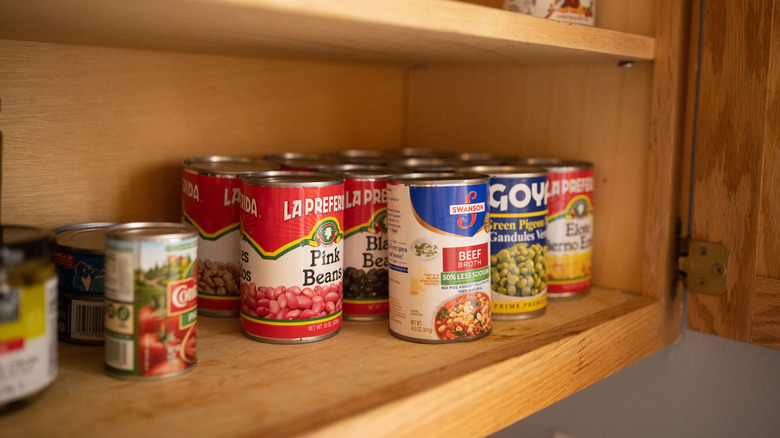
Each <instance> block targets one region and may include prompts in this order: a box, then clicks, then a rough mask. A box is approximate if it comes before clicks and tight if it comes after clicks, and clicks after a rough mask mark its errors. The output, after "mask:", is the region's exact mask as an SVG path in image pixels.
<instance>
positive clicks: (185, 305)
mask: <svg viewBox="0 0 780 438" xmlns="http://www.w3.org/2000/svg"><path fill="white" fill-rule="evenodd" d="M106 236H107V241H106V310H105V313H106V323H105V340H106V342H105V368H106V371H107V372H108V374H109V375H112V376H115V377H120V378H127V379H138V380H146V379H158V378H164V377H172V376H177V375H180V374H183V373H185V372H188V371H191V370H193V369H194V368H195V365H196V363H197V354H196V334H197V332H196V323H197V321H198V286H197V283H196V280H195V279H196V275H197V273H196V271H197V266H198V265H197V256H198V232H197V230H195V228H193V227H192V226H190V225H187V224H181V223H167V222H137V223H128V224H119V225H115V226H113V227H110V228H108V229H107V230H106Z"/></svg>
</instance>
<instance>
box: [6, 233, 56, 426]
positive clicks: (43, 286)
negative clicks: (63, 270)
mask: <svg viewBox="0 0 780 438" xmlns="http://www.w3.org/2000/svg"><path fill="white" fill-rule="evenodd" d="M51 252H52V237H51V235H50V233H48V232H46V231H44V230H42V229H39V228H36V227H29V226H24V225H0V414H2V413H3V411H4V410H5V409H6V408H8V409H11V408H12V407H13V406H17V405H19V404H23V403H26V402H28V401H31V400H32V399H33V398H34V397H35V396H36V395H38V394H40V393H41V392H42V391H43V390H44V389H46V388H48V387H49V385H51V384H52V383H53V382H54V380H55V379H56V378H57V275H56V274H55V272H54V265H53V264H52V263H51Z"/></svg>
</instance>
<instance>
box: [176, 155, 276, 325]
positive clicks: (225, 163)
mask: <svg viewBox="0 0 780 438" xmlns="http://www.w3.org/2000/svg"><path fill="white" fill-rule="evenodd" d="M182 165H183V171H182V216H183V222H185V223H189V224H191V225H193V226H194V227H195V228H197V230H198V312H199V313H200V314H201V315H206V316H238V309H239V307H240V298H241V289H240V287H241V280H240V278H239V273H240V272H239V261H238V255H239V246H240V245H239V242H240V241H241V231H240V226H239V216H240V213H239V212H240V208H239V199H240V197H239V195H240V190H239V184H240V181H239V177H240V176H241V175H244V174H247V173H251V172H262V171H270V170H274V169H278V168H279V165H277V164H273V163H271V162H268V161H266V160H261V159H254V158H243V157H221V156H210V157H200V158H190V159H188V160H185V161H184V162H183V163H182Z"/></svg>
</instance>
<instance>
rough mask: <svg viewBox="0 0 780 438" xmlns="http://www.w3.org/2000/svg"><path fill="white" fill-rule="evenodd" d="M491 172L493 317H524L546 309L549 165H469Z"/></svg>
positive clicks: (535, 314)
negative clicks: (544, 167)
mask: <svg viewBox="0 0 780 438" xmlns="http://www.w3.org/2000/svg"><path fill="white" fill-rule="evenodd" d="M467 170H469V171H472V172H479V173H485V174H488V175H490V236H491V237H490V289H491V291H492V295H491V310H492V311H493V319H495V320H502V319H525V318H533V317H537V316H541V315H543V314H544V313H545V311H546V309H547V258H546V254H547V171H545V170H542V169H539V168H535V167H530V166H528V167H523V166H509V165H505V166H473V167H468V168H467Z"/></svg>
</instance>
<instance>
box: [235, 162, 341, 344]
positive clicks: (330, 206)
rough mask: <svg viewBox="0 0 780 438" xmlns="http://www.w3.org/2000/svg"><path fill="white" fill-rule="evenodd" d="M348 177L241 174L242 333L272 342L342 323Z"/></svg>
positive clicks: (316, 336)
mask: <svg viewBox="0 0 780 438" xmlns="http://www.w3.org/2000/svg"><path fill="white" fill-rule="evenodd" d="M344 208H345V205H344V179H343V177H341V176H339V175H333V174H326V173H320V172H295V171H278V172H274V174H273V175H260V176H244V177H242V178H241V236H242V239H241V318H240V320H241V330H242V332H243V333H244V334H245V335H246V336H247V337H249V338H251V339H254V340H258V341H263V342H271V343H284V344H293V343H304V342H314V341H319V340H323V339H327V338H329V337H332V336H334V335H336V333H338V331H339V329H340V328H341V319H342V303H343V301H342V286H343V284H342V282H343V276H344V241H343V237H344V234H343V233H344V231H343V224H344Z"/></svg>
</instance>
